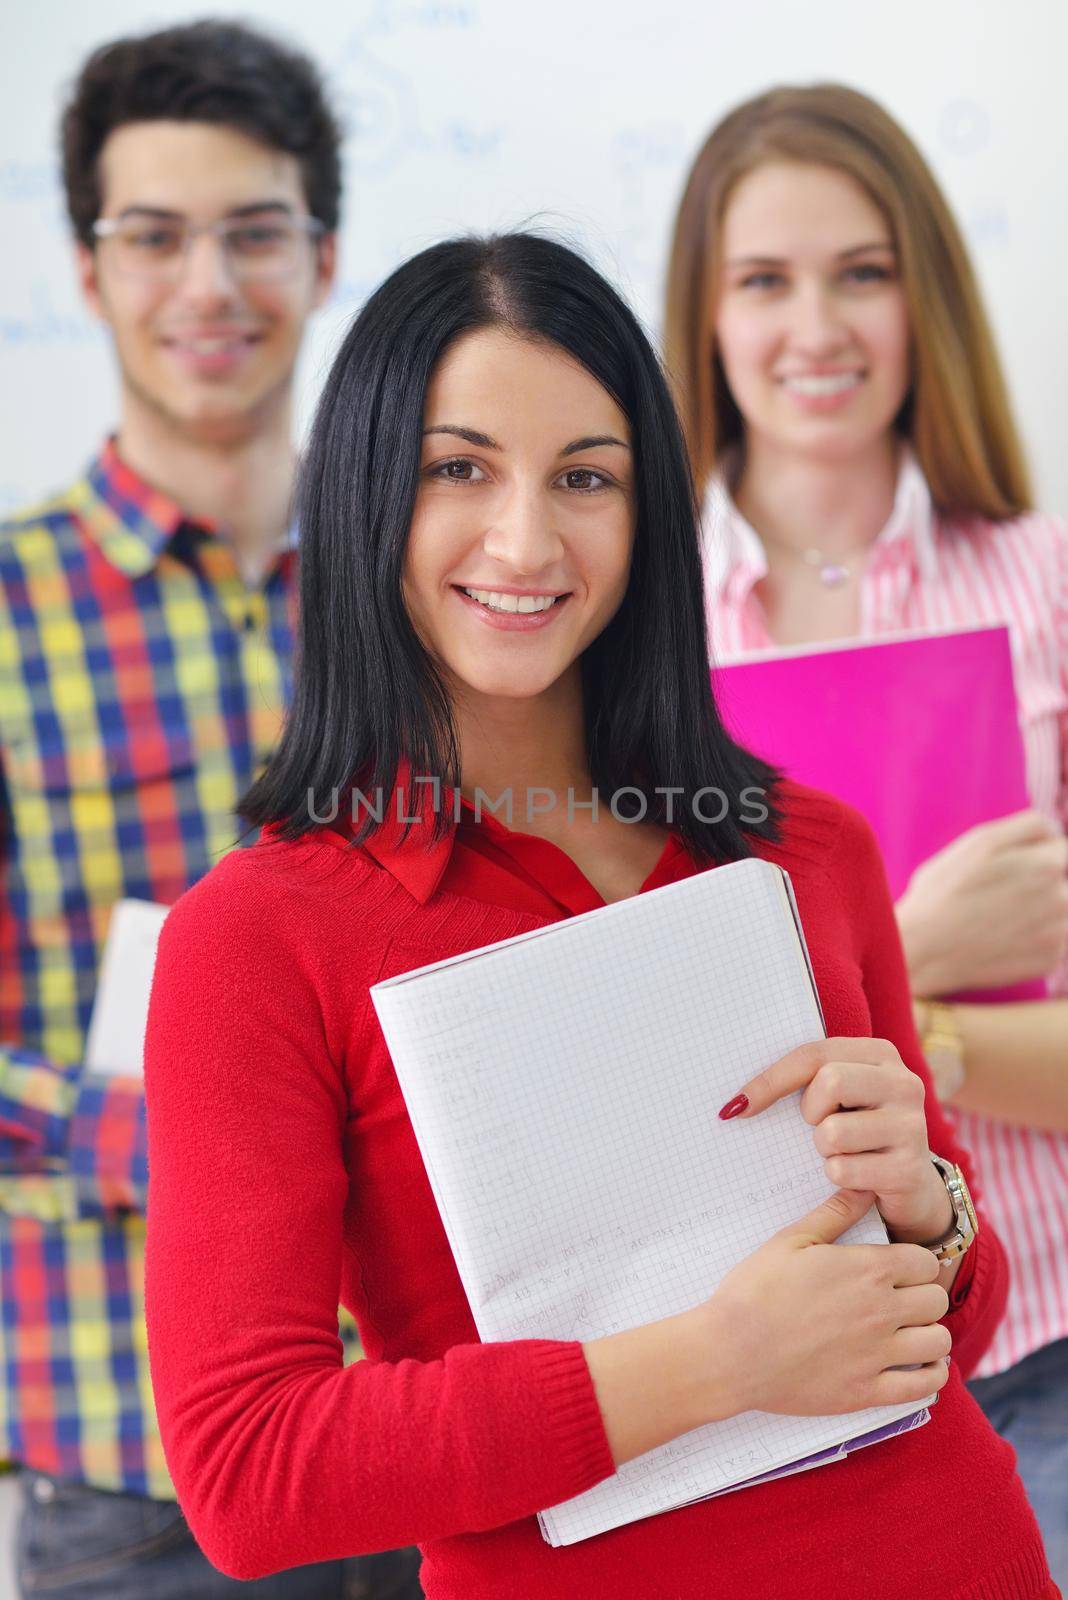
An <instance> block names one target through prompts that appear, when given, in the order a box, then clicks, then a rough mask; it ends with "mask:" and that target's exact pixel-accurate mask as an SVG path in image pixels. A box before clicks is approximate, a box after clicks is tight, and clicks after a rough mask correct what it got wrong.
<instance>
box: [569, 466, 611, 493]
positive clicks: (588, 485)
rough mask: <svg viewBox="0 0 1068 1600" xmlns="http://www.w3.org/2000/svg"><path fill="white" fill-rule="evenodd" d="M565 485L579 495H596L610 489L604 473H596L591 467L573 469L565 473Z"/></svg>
mask: <svg viewBox="0 0 1068 1600" xmlns="http://www.w3.org/2000/svg"><path fill="white" fill-rule="evenodd" d="M564 483H565V484H566V485H567V487H568V488H569V489H574V490H575V491H576V492H577V493H578V494H595V493H596V492H597V491H598V490H599V489H606V488H607V487H608V479H607V478H606V477H605V475H604V473H602V472H594V471H593V469H592V468H591V467H571V468H570V470H569V471H567V472H565V473H564Z"/></svg>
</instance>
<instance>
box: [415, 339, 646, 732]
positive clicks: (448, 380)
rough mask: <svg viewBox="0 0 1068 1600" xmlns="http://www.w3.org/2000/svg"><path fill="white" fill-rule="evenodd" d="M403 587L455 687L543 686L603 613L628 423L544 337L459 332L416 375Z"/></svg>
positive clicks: (616, 580) (571, 659) (627, 456)
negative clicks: (425, 384)
mask: <svg viewBox="0 0 1068 1600" xmlns="http://www.w3.org/2000/svg"><path fill="white" fill-rule="evenodd" d="M423 429H424V431H423V452H422V465H421V473H420V484H419V492H418V496H417V499H416V505H415V513H414V516H413V518H412V526H411V532H410V534H409V538H408V547H407V551H406V553H405V564H404V598H405V603H406V605H407V607H408V614H409V616H410V617H411V619H412V623H413V625H414V627H415V629H416V632H417V633H418V634H419V637H420V639H421V640H422V642H423V644H424V646H425V647H426V648H427V650H428V651H429V652H430V654H431V655H432V656H433V657H434V659H435V661H436V662H437V663H438V665H439V667H441V668H442V669H443V671H444V674H445V677H446V679H447V680H448V681H449V682H450V685H451V686H452V688H453V689H454V690H459V691H460V692H461V693H463V692H464V691H467V692H468V694H470V693H473V694H475V695H478V696H487V697H493V698H503V699H507V700H523V699H528V698H530V697H532V696H535V695H539V694H541V693H543V692H544V691H545V690H546V689H548V688H550V687H551V686H552V685H553V684H554V683H556V682H557V681H558V680H559V679H560V678H561V677H562V676H563V675H564V674H565V673H566V672H567V671H568V669H569V668H571V667H572V666H573V665H574V664H575V663H576V662H577V660H578V658H579V656H580V655H581V654H582V652H583V651H584V650H585V649H586V647H587V645H588V644H590V642H591V641H592V640H593V639H595V638H596V637H597V635H598V634H599V633H600V632H601V631H602V629H603V628H604V627H605V625H606V624H607V623H608V621H609V620H610V619H611V617H612V616H613V614H614V613H615V611H616V609H617V608H618V606H619V603H620V601H621V600H622V598H623V594H624V591H625V589H626V587H627V578H628V574H629V571H630V558H631V548H632V545H633V540H634V463H633V459H632V453H631V438H630V428H629V426H628V424H627V419H626V417H625V416H624V415H623V412H622V411H621V410H620V408H619V407H618V405H616V403H615V401H614V400H613V399H612V398H611V396H610V395H609V394H608V393H607V392H606V391H605V390H604V389H602V388H601V386H600V384H599V383H598V382H597V380H596V379H595V378H593V377H591V376H590V374H589V373H588V372H587V371H586V369H585V368H584V367H582V366H580V365H579V364H578V362H577V361H574V360H573V359H572V358H571V357H570V356H568V355H566V354H565V353H564V352H563V351H562V350H560V349H559V348H558V347H557V346H555V345H550V344H545V343H539V342H535V341H533V340H530V339H525V338H522V337H519V336H517V335H515V334H510V333H506V332H503V331H501V330H500V329H497V328H486V329H479V330H476V331H475V332H473V333H469V334H465V335H464V336H463V337H462V338H460V339H458V340H457V341H456V343H455V344H453V345H452V346H451V347H450V348H449V349H448V350H447V351H446V353H445V355H444V356H443V357H442V359H441V361H440V362H439V364H438V367H437V369H436V371H435V373H434V375H433V378H432V380H431V382H430V385H429V388H428V390H427V398H426V411H425V415H424V419H423Z"/></svg>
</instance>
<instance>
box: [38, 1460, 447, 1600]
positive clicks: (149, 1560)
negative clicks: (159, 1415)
mask: <svg viewBox="0 0 1068 1600" xmlns="http://www.w3.org/2000/svg"><path fill="white" fill-rule="evenodd" d="M20 1480H21V1481H20V1487H21V1507H20V1514H19V1523H18V1533H17V1538H16V1546H17V1553H16V1569H17V1572H18V1582H19V1594H20V1595H21V1596H22V1600H33V1597H35V1596H37V1595H42V1596H43V1595H49V1596H52V1595H54V1596H57V1597H58V1600H244V1597H247V1600H422V1594H423V1591H422V1589H421V1587H420V1585H419V1577H418V1573H419V1554H418V1551H416V1550H391V1551H388V1552H386V1553H385V1554H383V1555H374V1556H353V1557H351V1558H350V1559H349V1560H347V1561H324V1562H322V1563H320V1564H317V1565H316V1566H313V1567H294V1568H292V1569H291V1570H290V1571H288V1572H280V1573H278V1574H277V1575H276V1576H275V1577H273V1578H257V1579H255V1580H254V1581H253V1582H252V1583H239V1582H238V1581H237V1580H236V1579H235V1578H226V1577H224V1576H223V1574H222V1573H221V1572H219V1571H217V1570H216V1568H215V1567H213V1566H211V1564H210V1563H209V1562H208V1560H207V1558H206V1557H205V1556H204V1555H202V1553H201V1551H200V1549H199V1548H198V1546H197V1545H196V1543H195V1542H194V1540H193V1535H192V1534H191V1533H190V1531H189V1526H188V1524H187V1522H186V1520H185V1518H184V1517H183V1515H182V1513H181V1511H180V1510H179V1508H178V1506H177V1505H175V1504H174V1502H173V1501H168V1500H149V1499H147V1498H145V1497H144V1496H143V1495H135V1494H108V1493H107V1492H106V1491H105V1490H102V1489H90V1488H89V1487H88V1486H87V1485H85V1484H83V1483H68V1482H64V1481H62V1480H61V1479H58V1478H50V1477H47V1476H45V1474H44V1473H41V1472H31V1471H24V1472H22V1473H20Z"/></svg>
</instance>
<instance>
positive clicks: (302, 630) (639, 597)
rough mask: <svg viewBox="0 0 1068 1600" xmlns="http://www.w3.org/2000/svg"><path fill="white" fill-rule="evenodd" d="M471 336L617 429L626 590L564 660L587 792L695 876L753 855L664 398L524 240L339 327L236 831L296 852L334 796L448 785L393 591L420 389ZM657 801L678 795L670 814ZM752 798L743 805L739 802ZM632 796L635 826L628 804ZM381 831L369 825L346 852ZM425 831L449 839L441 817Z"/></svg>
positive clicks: (580, 271)
mask: <svg viewBox="0 0 1068 1600" xmlns="http://www.w3.org/2000/svg"><path fill="white" fill-rule="evenodd" d="M488 327H499V328H504V329H507V330H509V331H511V332H514V333H515V334H517V335H518V336H521V337H525V338H529V339H533V340H539V341H542V342H545V343H547V344H551V345H555V346H557V347H558V348H559V349H561V350H563V351H565V352H566V353H567V354H568V355H569V356H571V357H572V358H573V359H574V360H576V361H578V362H579V363H580V364H581V365H582V366H583V367H585V368H586V370H587V371H588V372H589V373H590V374H591V375H592V376H593V377H594V378H596V380H597V382H598V383H600V384H601V385H602V386H603V387H604V388H605V390H607V392H608V393H609V394H610V395H611V396H612V398H613V399H614V400H615V401H616V403H617V404H618V405H619V407H620V408H621V410H622V411H623V412H624V414H625V415H626V417H627V420H628V422H629V424H630V428H631V434H632V445H633V450H634V463H635V478H634V482H635V497H636V507H635V509H636V528H635V539H634V548H633V556H632V563H631V571H630V579H629V583H628V586H627V589H626V592H625V594H624V597H623V600H622V602H621V603H620V606H619V609H618V611H617V612H616V614H615V616H614V617H613V618H612V619H611V621H610V622H609V623H608V624H607V626H606V627H605V628H604V630H603V631H602V633H601V634H600V635H599V636H598V638H597V639H595V640H594V641H593V642H592V643H591V644H590V645H589V646H588V647H587V649H586V651H585V652H584V654H583V656H582V661H581V671H582V682H583V693H584V705H585V718H586V739H587V748H588V752H589V763H590V771H591V775H592V778H593V782H594V785H595V787H596V788H597V790H598V791H599V793H600V794H601V795H602V796H605V795H606V794H607V795H609V796H611V795H614V794H617V793H618V792H619V791H620V790H623V789H637V790H638V791H640V794H641V796H642V797H644V800H645V804H646V808H647V809H646V812H645V814H646V815H647V816H648V818H649V819H651V820H659V821H664V820H667V819H668V817H669V816H670V817H672V819H673V826H675V827H676V828H677V830H678V831H679V833H680V834H681V835H682V836H683V837H684V839H685V840H686V842H687V844H688V845H689V846H690V848H691V849H692V850H693V852H694V853H695V854H696V855H697V856H698V857H700V858H701V859H704V860H719V861H722V860H730V859H734V858H737V857H740V856H745V855H748V854H750V853H751V849H750V846H749V844H748V843H747V840H746V833H747V832H748V833H750V834H756V835H763V836H764V837H774V836H775V832H776V811H775V806H774V804H773V800H772V796H771V793H770V791H771V788H772V786H773V785H774V782H775V779H776V776H777V775H776V773H775V772H774V771H773V770H772V769H771V768H770V767H768V766H767V765H765V764H764V763H763V762H761V761H759V760H758V759H757V758H756V757H755V756H753V755H751V754H749V753H748V752H747V751H745V750H743V749H742V748H740V747H739V746H738V745H737V744H736V743H735V742H734V741H733V740H732V739H731V738H730V737H729V736H728V734H727V733H726V731H725V729H724V727H723V724H722V723H721V721H720V719H719V716H718V714H717V711H716V707H715V703H714V700H713V697H712V693H711V689H710V683H709V662H708V654H707V649H706V643H705V620H704V605H703V598H702V584H701V567H700V558H699V550H698V512H697V505H696V500H695V496H694V491H693V484H692V481H691V478H690V471H689V466H688V464H687V458H686V451H685V448H684V445H683V439H682V433H681V429H680V427H679V424H678V420H677V418H676V415H675V410H674V407H673V405H672V401H671V398H670V395H669V392H668V388H667V385H666V383H665V380H664V377H663V374H662V372H661V370H660V366H659V363H658V361H657V358H656V356H655V355H654V353H653V350H652V348H651V347H650V344H649V341H648V340H647V339H646V337H645V335H644V334H643V332H642V330H641V328H640V327H639V325H638V322H637V320H636V319H635V317H634V316H633V314H632V313H631V312H630V310H629V309H628V308H627V306H626V305H625V304H624V302H623V300H622V299H621V298H620V296H619V295H618V294H617V293H616V292H615V290H614V289H612V288H611V287H610V286H609V285H608V283H606V282H605V280H604V279H603V278H602V277H601V276H600V275H599V273H597V272H596V271H595V270H594V269H593V267H591V266H590V265H589V263H588V262H586V261H584V260H583V259H582V257H581V256H578V255H576V254H575V253H574V251H572V250H569V249H567V248H566V247H565V246H564V245H562V244H558V243H556V242H555V241H553V240H551V239H547V238H543V237H541V236H539V235H536V234H530V233H506V234H500V235H496V236H494V237H490V238H485V239H481V238H467V239H454V240H451V241H449V242H447V243H445V244H439V245H434V246H433V247H432V248H431V249H429V250H424V251H422V253H421V254H419V255H417V256H414V257H413V258H412V259H411V260H410V261H407V262H405V264H404V265H403V266H401V267H399V268H398V269H397V271H396V272H394V273H393V274H392V275H391V276H390V277H389V278H387V279H386V281H385V283H383V284H382V286H381V288H379V289H378V290H377V291H376V293H375V294H373V295H372V296H371V298H370V299H369V300H368V302H367V304H366V305H365V306H364V308H363V310H362V311H361V312H360V313H359V315H358V316H357V318H356V320H355V321H354V322H353V324H352V326H351V328H350V329H349V332H348V335H347V336H346V338H345V341H344V343H343V344H342V346H341V349H340V351H339V353H338V356H337V359H336V360H335V362H334V365H333V367H332V369H331V372H330V375H329V377H328V379H327V381H326V385H325V387H324V390H323V393H322V397H321V399H320V401H319V406H318V410H317V412H316V416H315V421H314V424H313V427H312V431H311V438H310V441H309V445H308V449H307V452H306V454H305V457H304V460H303V464H302V468H301V474H300V482H299V487H298V495H297V519H298V523H299V527H300V619H301V620H300V626H299V635H298V644H297V662H296V676H295V686H294V695H293V702H292V706H291V708H290V711H289V715H288V717H287V719H286V724H285V728H284V730H283V733H282V737H281V739H280V741H279V744H278V747H277V749H276V750H275V752H274V754H273V756H272V758H271V759H270V761H269V762H268V764H267V767H266V769H265V771H264V773H263V775H262V776H261V777H260V778H259V779H258V781H257V782H256V783H254V784H253V785H252V787H251V788H250V790H249V791H248V793H247V794H246V795H245V796H244V797H243V799H242V800H241V801H240V803H239V805H238V807H237V810H238V814H239V815H240V816H242V817H244V818H246V819H248V820H249V821H250V822H252V823H253V824H259V825H263V824H265V823H273V824H275V825H276V827H277V832H278V834H279V836H281V837H283V838H288V839H295V838H298V837H300V836H301V835H302V834H305V833H308V832H310V831H311V830H312V829H314V828H316V827H318V826H323V825H324V824H323V822H322V818H323V816H324V814H326V815H327V816H331V815H335V814H336V807H337V797H338V795H339V794H346V793H348V792H349V790H350V789H351V786H352V784H353V783H354V782H358V784H359V788H360V790H361V791H362V792H363V794H365V795H367V796H369V797H373V796H374V794H375V792H376V790H377V789H378V788H379V787H381V788H382V791H383V793H385V794H389V795H392V793H393V791H394V787H395V784H396V781H397V772H398V768H399V765H400V763H401V762H402V761H404V760H407V761H408V762H410V764H411V768H412V772H413V774H415V775H425V776H427V777H439V778H441V780H442V782H444V783H446V784H456V783H458V782H459V778H460V752H459V748H458V741H457V734H456V729H455V725H454V721H453V715H452V708H451V705H450V701H449V696H448V693H447V690H446V687H445V684H444V682H443V681H442V678H441V675H440V673H439V671H438V670H437V668H436V667H435V664H434V662H433V661H432V660H431V658H430V656H429V655H428V653H427V651H426V650H425V649H424V647H423V645H422V644H421V642H420V640H419V638H418V637H417V635H416V632H415V629H414V627H413V626H412V623H411V621H410V619H409V617H408V613H407V610H406V607H405V604H404V599H403V595H402V587H401V583H402V574H403V568H404V557H405V547H406V545H407V541H408V531H409V528H410V526H411V521H412V514H413V509H414V506H415V499H416V493H417V490H418V487H419V471H420V456H421V450H422V432H423V411H424V405H425V400H426V392H427V386H428V384H429V382H430V378H431V375H432V373H433V372H434V369H435V367H436V366H437V364H438V362H439V361H440V360H441V358H442V356H443V354H444V353H445V351H446V350H447V349H448V348H449V346H450V345H451V344H452V343H453V342H454V341H455V340H456V339H458V338H459V337H460V336H461V335H463V334H465V333H468V332H469V331H471V330H472V329H476V328H488ZM658 789H661V790H664V789H671V790H673V791H674V795H673V797H672V798H671V800H670V801H669V800H668V799H667V798H666V797H665V796H664V795H663V794H657V793H656V791H657V790H658ZM704 789H713V790H720V791H722V794H723V795H724V796H725V797H726V799H727V802H728V804H729V809H728V811H727V814H726V816H724V817H723V819H722V821H718V822H714V821H711V820H709V821H702V820H701V817H702V815H703V816H708V815H709V813H710V812H711V810H712V806H711V805H710V803H709V801H708V800H707V799H702V798H700V797H699V791H701V790H704ZM747 789H748V790H756V791H758V799H757V800H749V801H747V800H745V799H744V797H743V794H744V791H746V790H747ZM695 796H698V799H697V801H696V802H695V801H694V797H695ZM740 797H743V798H741V800H740ZM633 800H634V808H635V811H637V809H638V808H639V807H640V805H641V800H640V799H639V798H638V796H634V797H633ZM739 804H741V805H742V806H743V807H744V806H745V805H746V804H748V805H749V806H750V807H752V808H753V811H754V813H756V814H760V813H761V811H762V810H763V808H765V807H766V812H765V813H764V820H762V821H758V822H749V821H746V822H745V831H744V832H743V827H742V826H741V824H740V822H739V817H738V808H739ZM669 806H670V810H669ZM332 807H333V809H331V808H332ZM718 809H722V803H720V804H719V806H718ZM623 810H624V807H623V806H622V804H621V805H620V811H621V812H622V811H623ZM376 825H377V824H376V822H375V819H374V816H373V814H372V815H368V816H367V817H366V818H365V819H364V820H363V822H362V824H361V826H360V829H359V831H358V833H357V834H356V837H357V838H358V839H363V838H366V837H368V836H369V834H370V833H371V832H372V831H373V830H374V828H375V826H376ZM439 826H440V827H441V828H443V827H445V826H447V818H446V817H445V816H444V814H442V815H440V817H439Z"/></svg>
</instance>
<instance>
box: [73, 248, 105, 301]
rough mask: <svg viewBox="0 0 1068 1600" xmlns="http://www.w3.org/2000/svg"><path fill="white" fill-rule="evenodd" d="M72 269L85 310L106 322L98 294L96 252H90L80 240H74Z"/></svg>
mask: <svg viewBox="0 0 1068 1600" xmlns="http://www.w3.org/2000/svg"><path fill="white" fill-rule="evenodd" d="M74 268H75V272H76V274H77V278H78V287H79V288H80V289H81V292H82V299H83V300H84V301H85V305H86V309H87V310H88V311H89V313H90V315H91V316H94V317H96V318H97V320H98V321H100V322H107V320H108V314H107V311H106V310H105V308H104V301H103V298H102V296H101V293H100V279H99V276H98V273H97V259H96V251H95V250H91V249H90V248H89V246H88V245H87V244H83V243H82V242H81V240H80V239H78V240H76V241H75V244H74Z"/></svg>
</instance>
